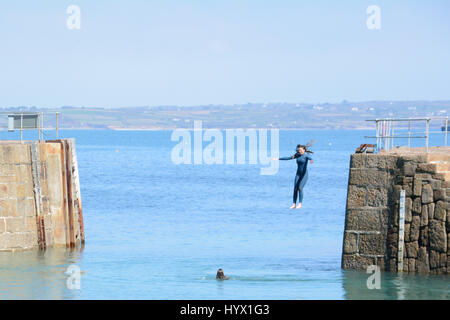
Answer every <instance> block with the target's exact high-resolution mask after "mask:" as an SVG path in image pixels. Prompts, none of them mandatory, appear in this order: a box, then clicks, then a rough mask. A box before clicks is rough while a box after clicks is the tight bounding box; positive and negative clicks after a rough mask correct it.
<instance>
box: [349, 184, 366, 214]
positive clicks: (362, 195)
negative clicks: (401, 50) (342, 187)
mask: <svg viewBox="0 0 450 320" xmlns="http://www.w3.org/2000/svg"><path fill="white" fill-rule="evenodd" d="M366 194H367V190H366V188H365V187H357V186H352V185H350V186H349V187H348V194H347V208H349V209H351V208H361V207H364V206H365V205H366Z"/></svg>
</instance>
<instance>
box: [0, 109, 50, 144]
mask: <svg viewBox="0 0 450 320" xmlns="http://www.w3.org/2000/svg"><path fill="white" fill-rule="evenodd" d="M0 114H2V115H7V118H8V125H7V126H2V125H0V129H7V130H8V131H9V132H15V131H16V130H17V131H20V141H22V140H23V132H24V130H37V131H38V140H39V141H40V140H42V139H44V131H46V130H55V135H56V139H58V129H59V112H25V111H24V112H21V111H15V112H0ZM48 114H54V115H55V116H56V119H55V126H54V127H51V126H44V123H45V122H44V116H45V115H48Z"/></svg>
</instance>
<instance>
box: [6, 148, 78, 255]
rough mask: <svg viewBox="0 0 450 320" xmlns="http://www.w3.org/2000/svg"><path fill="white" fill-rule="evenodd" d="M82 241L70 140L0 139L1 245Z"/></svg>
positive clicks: (8, 248) (24, 246) (15, 247)
mask: <svg viewBox="0 0 450 320" xmlns="http://www.w3.org/2000/svg"><path fill="white" fill-rule="evenodd" d="M82 243H84V230H83V215H82V206H81V195H80V186H79V180H78V165H77V161H76V150H75V141H74V140H73V139H63V140H55V141H45V142H44V141H24V142H22V143H21V142H20V141H1V142H0V251H16V250H24V249H33V248H40V249H45V248H47V247H53V246H57V247H59V246H65V247H76V246H79V245H81V244H82Z"/></svg>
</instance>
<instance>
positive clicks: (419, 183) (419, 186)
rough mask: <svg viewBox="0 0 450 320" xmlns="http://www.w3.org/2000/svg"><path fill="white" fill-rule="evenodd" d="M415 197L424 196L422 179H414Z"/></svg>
mask: <svg viewBox="0 0 450 320" xmlns="http://www.w3.org/2000/svg"><path fill="white" fill-rule="evenodd" d="M413 195H414V196H416V197H419V196H421V195H422V179H419V178H414V189H413Z"/></svg>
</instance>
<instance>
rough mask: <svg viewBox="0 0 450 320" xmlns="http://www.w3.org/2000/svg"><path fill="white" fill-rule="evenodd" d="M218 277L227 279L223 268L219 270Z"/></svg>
mask: <svg viewBox="0 0 450 320" xmlns="http://www.w3.org/2000/svg"><path fill="white" fill-rule="evenodd" d="M216 279H219V280H227V279H228V277H227V276H226V275H225V274H224V273H223V270H222V269H219V270H217V274H216Z"/></svg>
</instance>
